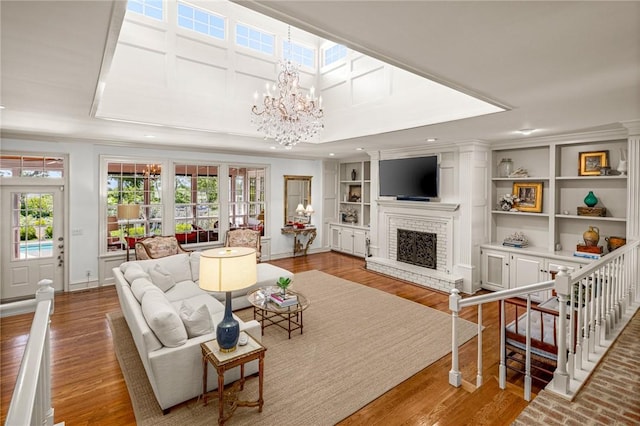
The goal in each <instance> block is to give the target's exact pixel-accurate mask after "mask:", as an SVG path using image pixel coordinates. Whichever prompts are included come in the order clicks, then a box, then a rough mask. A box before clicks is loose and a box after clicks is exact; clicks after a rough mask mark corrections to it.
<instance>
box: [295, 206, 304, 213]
mask: <svg viewBox="0 0 640 426" xmlns="http://www.w3.org/2000/svg"><path fill="white" fill-rule="evenodd" d="M296 213H298V214H303V213H304V206H303V205H302V203H300V204H298V207H296Z"/></svg>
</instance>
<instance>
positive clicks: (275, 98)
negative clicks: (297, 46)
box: [251, 27, 324, 149]
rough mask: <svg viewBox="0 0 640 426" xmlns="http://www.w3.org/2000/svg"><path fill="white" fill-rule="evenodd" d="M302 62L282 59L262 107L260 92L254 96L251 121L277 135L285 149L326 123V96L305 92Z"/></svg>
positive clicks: (309, 136)
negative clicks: (301, 76)
mask: <svg viewBox="0 0 640 426" xmlns="http://www.w3.org/2000/svg"><path fill="white" fill-rule="evenodd" d="M288 35H289V44H288V46H289V58H291V27H289V34H288ZM298 68H299V65H298V64H294V63H293V62H291V59H288V60H286V61H285V60H284V59H283V60H281V61H280V73H279V74H278V78H277V80H276V82H275V83H273V84H272V85H269V83H267V85H266V89H267V91H266V93H263V95H262V106H261V108H259V107H258V105H257V102H258V92H255V93H254V95H253V107H252V108H251V112H252V115H251V123H252V124H254V125H256V126H258V131H261V132H263V133H264V135H265V138H273V139H275V140H276V142H278V143H279V144H280V145H282V146H284V147H285V149H291V148H293V147H294V146H295V145H296V144H297V143H298V142H300V141H306V140H308V139H310V138H312V137H314V136H315V135H317V134H318V133H319V132H320V130H322V128H323V127H324V126H323V125H322V121H321V119H322V117H323V115H324V112H323V110H322V97H319V98H316V96H315V89H314V88H313V87H311V89H309V93H308V94H306V95H305V94H303V93H302V91H301V90H300V87H299V86H298V84H299V83H300V74H299V72H298Z"/></svg>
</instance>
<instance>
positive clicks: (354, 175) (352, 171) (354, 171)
mask: <svg viewBox="0 0 640 426" xmlns="http://www.w3.org/2000/svg"><path fill="white" fill-rule="evenodd" d="M351 180H356V169H353V170H351Z"/></svg>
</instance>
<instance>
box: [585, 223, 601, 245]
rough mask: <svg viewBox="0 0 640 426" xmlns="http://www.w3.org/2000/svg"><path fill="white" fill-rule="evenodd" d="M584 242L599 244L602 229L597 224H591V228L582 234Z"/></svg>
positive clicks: (586, 243)
mask: <svg viewBox="0 0 640 426" xmlns="http://www.w3.org/2000/svg"><path fill="white" fill-rule="evenodd" d="M582 238H583V239H584V244H585V245H587V246H597V245H598V242H599V241H600V229H598V227H597V226H589V230H588V231H585V232H584V234H582Z"/></svg>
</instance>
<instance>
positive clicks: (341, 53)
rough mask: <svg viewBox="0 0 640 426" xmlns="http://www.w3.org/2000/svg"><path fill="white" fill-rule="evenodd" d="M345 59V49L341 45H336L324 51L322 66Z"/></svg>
mask: <svg viewBox="0 0 640 426" xmlns="http://www.w3.org/2000/svg"><path fill="white" fill-rule="evenodd" d="M346 57H347V48H346V47H345V46H343V45H341V44H336V45H334V46H331V47H329V48H328V49H324V66H327V65H331V64H333V63H335V62H338V61H339V60H340V59H344V58H346Z"/></svg>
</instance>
